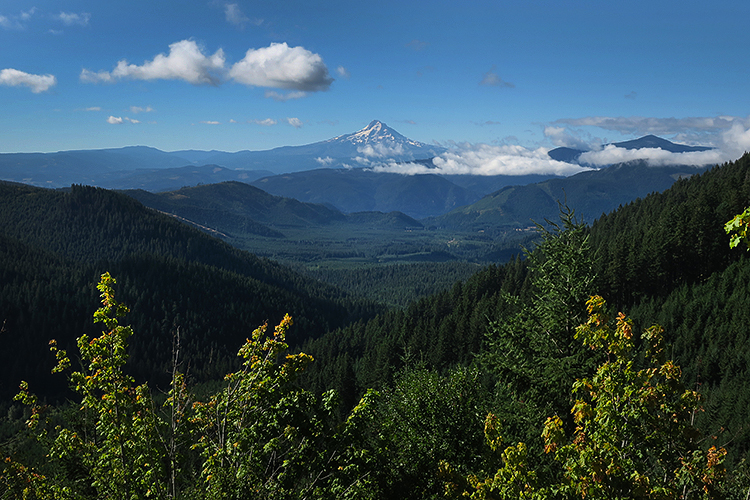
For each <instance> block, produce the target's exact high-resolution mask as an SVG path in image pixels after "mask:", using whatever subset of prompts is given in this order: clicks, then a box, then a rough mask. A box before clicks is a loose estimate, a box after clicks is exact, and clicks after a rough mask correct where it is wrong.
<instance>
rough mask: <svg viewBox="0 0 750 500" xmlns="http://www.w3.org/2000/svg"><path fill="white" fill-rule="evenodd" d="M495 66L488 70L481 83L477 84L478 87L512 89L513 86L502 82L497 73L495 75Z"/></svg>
mask: <svg viewBox="0 0 750 500" xmlns="http://www.w3.org/2000/svg"><path fill="white" fill-rule="evenodd" d="M495 69H496V66H492V68H490V70H489V71H488V72H487V73H485V74H484V77H483V78H482V81H480V82H479V85H485V86H487V87H505V88H510V89H512V88H514V87H515V85H513V84H512V83H510V82H506V81H503V79H502V78H500V77H499V76H498V75H497V73H495Z"/></svg>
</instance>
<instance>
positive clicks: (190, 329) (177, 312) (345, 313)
mask: <svg viewBox="0 0 750 500" xmlns="http://www.w3.org/2000/svg"><path fill="white" fill-rule="evenodd" d="M0 222H1V224H0V237H1V239H0V243H1V245H0V254H2V255H1V256H0V283H2V289H1V297H0V303H2V309H1V311H2V314H3V317H2V318H0V321H2V322H3V324H4V334H3V335H4V337H5V338H6V343H5V348H4V349H3V358H4V359H3V360H2V361H4V362H0V381H1V382H0V386H1V387H2V388H3V396H4V397H7V396H8V395H9V394H10V393H12V392H13V391H14V388H15V387H16V386H17V383H18V382H19V381H20V380H21V379H29V380H35V381H37V382H40V386H41V387H48V388H49V392H46V391H45V393H47V394H55V393H56V392H57V391H56V389H59V387H56V386H55V385H54V384H53V383H52V382H50V381H49V380H48V379H49V377H48V376H47V375H44V374H45V373H47V374H48V373H49V372H48V371H47V370H41V371H40V370H39V369H38V368H39V366H41V365H43V364H45V363H47V365H48V366H49V357H48V354H46V353H47V348H46V344H47V341H48V340H49V339H51V338H56V339H58V340H59V341H60V343H61V346H63V347H69V346H70V345H71V343H72V342H73V341H74V339H75V338H76V337H78V336H79V335H80V334H81V333H82V332H84V331H86V332H89V333H91V332H92V331H96V327H94V325H93V324H92V323H91V320H90V318H91V313H92V312H93V310H94V309H95V308H96V305H97V302H98V300H97V297H96V291H95V290H94V288H93V284H94V283H96V282H97V281H98V276H99V275H100V274H101V273H102V272H104V271H110V272H111V273H112V274H113V276H115V277H117V278H119V280H120V283H121V284H120V286H118V290H120V293H121V297H120V300H122V301H123V302H125V303H127V304H128V305H129V306H131V307H132V308H133V309H135V310H138V315H137V316H135V317H132V318H128V320H129V321H130V322H132V324H133V326H134V328H136V330H137V331H139V333H141V335H139V336H138V337H137V339H136V340H135V341H134V343H133V344H132V346H131V347H132V356H133V364H132V366H133V370H135V371H136V372H137V374H138V375H139V376H141V377H142V378H145V379H151V380H156V381H157V382H158V381H159V380H160V377H163V376H164V374H165V373H166V371H165V369H166V367H165V366H164V365H163V363H164V361H165V360H169V359H170V355H169V353H170V352H171V349H172V335H173V334H174V333H175V332H176V331H177V330H178V329H179V331H180V333H181V336H182V341H183V343H184V346H185V352H187V353H188V354H187V358H186V359H188V360H189V363H190V366H191V369H190V372H191V373H192V374H193V375H195V376H196V377H199V378H200V379H205V378H207V377H212V376H218V375H220V374H221V373H223V372H224V371H225V370H226V368H227V367H228V365H227V363H230V362H232V361H231V360H233V359H234V351H235V349H236V348H237V346H239V345H240V344H241V343H242V340H243V339H244V338H245V336H247V334H248V333H249V331H251V330H252V329H253V328H255V327H256V326H258V325H259V324H262V323H263V322H265V321H266V320H271V321H273V318H280V317H282V316H283V315H284V314H285V313H287V312H288V313H289V314H291V315H292V316H293V318H294V320H295V326H294V327H293V330H292V331H291V332H290V333H291V337H290V338H291V340H292V342H293V343H294V342H297V341H301V340H302V339H304V338H307V337H309V336H318V335H321V334H322V333H324V332H325V331H328V330H330V329H331V328H335V327H337V326H343V325H344V324H346V323H347V322H349V321H350V320H352V319H357V318H360V317H362V315H365V316H367V315H368V314H371V312H372V311H374V310H375V308H374V307H373V306H371V305H369V304H366V303H364V302H355V301H352V300H350V299H347V298H346V296H345V295H344V294H343V293H342V292H339V291H338V290H336V289H335V288H333V287H331V286H328V285H324V284H322V283H320V282H318V281H315V280H312V279H310V278H304V277H302V276H300V275H298V274H295V273H293V272H291V271H290V270H288V269H286V268H284V267H282V266H280V265H278V264H275V263H273V262H271V261H268V260H266V259H260V258H257V257H255V256H253V255H251V254H248V253H246V252H242V251H239V250H236V249H234V248H232V247H230V246H229V245H227V244H225V243H223V242H221V241H219V240H217V239H214V238H211V237H209V236H207V235H205V234H204V233H202V232H200V231H198V230H195V229H191V228H190V227H188V226H186V225H184V224H182V223H180V222H178V221H175V220H174V219H172V218H170V217H167V216H164V215H161V214H158V213H156V212H154V211H153V210H150V209H148V208H146V207H144V206H143V205H141V204H140V203H139V202H137V201H136V200H133V199H132V198H129V197H127V196H124V195H120V194H117V193H114V192H111V191H106V190H103V189H97V188H88V187H79V186H74V187H73V188H72V189H71V190H70V191H69V192H62V191H50V190H44V189H39V188H32V187H29V186H18V185H8V184H4V183H0ZM49 384H52V385H49ZM58 393H59V392H58Z"/></svg>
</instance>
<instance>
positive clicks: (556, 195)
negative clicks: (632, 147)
mask: <svg viewBox="0 0 750 500" xmlns="http://www.w3.org/2000/svg"><path fill="white" fill-rule="evenodd" d="M703 170H705V169H703V168H695V167H686V166H667V167H651V166H648V165H647V164H646V163H645V162H643V161H636V162H628V163H621V164H617V165H613V166H611V167H607V168H604V169H601V170H592V171H587V172H581V173H579V174H576V175H573V176H570V177H566V178H556V179H549V180H547V181H544V182H540V183H537V184H529V185H526V186H509V187H506V188H504V189H501V190H500V191H497V192H495V193H493V194H491V195H488V196H485V197H484V198H482V199H481V200H479V201H477V202H476V203H474V204H472V205H469V206H466V207H460V208H457V209H455V210H453V211H451V212H449V213H447V214H445V215H442V216H439V217H435V218H434V219H431V220H430V221H428V223H430V224H435V225H437V226H438V227H446V228H464V229H466V230H469V229H470V230H482V229H488V228H497V227H521V228H522V227H528V226H531V225H533V223H532V221H537V222H542V221H543V220H544V219H545V218H548V219H551V218H554V217H555V216H556V214H557V210H558V201H559V202H563V203H567V204H568V206H570V207H571V208H573V209H575V211H576V213H577V214H578V215H579V216H580V217H583V218H584V220H586V221H593V220H594V219H596V218H598V217H599V216H601V215H602V214H604V213H608V212H610V211H612V210H614V209H616V208H617V207H618V206H620V205H623V204H626V203H629V202H631V201H633V200H635V199H636V198H640V197H644V196H646V195H647V194H649V193H651V192H654V191H663V190H665V189H667V188H669V187H670V186H671V185H672V184H673V183H674V182H675V181H676V180H677V179H680V178H685V177H690V176H691V175H693V174H696V173H699V172H702V171H703Z"/></svg>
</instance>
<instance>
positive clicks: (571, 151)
mask: <svg viewBox="0 0 750 500" xmlns="http://www.w3.org/2000/svg"><path fill="white" fill-rule="evenodd" d="M608 145H609V144H605V145H604V146H605V147H606V146H608ZM611 145H612V146H615V147H618V148H624V149H644V148H652V149H662V150H664V151H669V152H670V153H689V152H694V151H709V150H711V149H713V148H710V147H707V146H687V145H685V144H675V143H674V142H671V141H668V140H667V139H663V138H661V137H657V136H655V135H645V136H643V137H639V138H638V139H633V140H631V141H623V142H613V143H612V144H611ZM588 151H590V150H587V149H575V148H567V147H560V148H555V149H552V150H550V151H549V152H548V153H547V154H548V155H549V157H550V158H552V159H553V160H557V161H564V162H566V163H578V157H580V156H581V155H582V154H583V153H586V152H588Z"/></svg>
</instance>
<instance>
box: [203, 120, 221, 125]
mask: <svg viewBox="0 0 750 500" xmlns="http://www.w3.org/2000/svg"><path fill="white" fill-rule="evenodd" d="M201 123H203V124H205V125H220V124H221V122H217V121H215V120H204V121H202V122H201Z"/></svg>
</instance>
